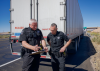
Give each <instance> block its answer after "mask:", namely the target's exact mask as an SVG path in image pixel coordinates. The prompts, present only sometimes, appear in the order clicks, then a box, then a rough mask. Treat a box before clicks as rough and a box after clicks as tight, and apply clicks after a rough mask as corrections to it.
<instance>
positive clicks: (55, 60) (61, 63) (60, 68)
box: [51, 54, 65, 71]
mask: <svg viewBox="0 0 100 71" xmlns="http://www.w3.org/2000/svg"><path fill="white" fill-rule="evenodd" d="M51 63H52V69H53V71H65V57H64V56H61V57H58V56H56V55H54V54H52V55H51Z"/></svg>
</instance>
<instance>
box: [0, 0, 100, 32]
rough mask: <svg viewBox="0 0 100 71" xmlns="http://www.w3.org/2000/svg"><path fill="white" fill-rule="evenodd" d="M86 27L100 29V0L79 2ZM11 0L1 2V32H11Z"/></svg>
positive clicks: (80, 0)
mask: <svg viewBox="0 0 100 71" xmlns="http://www.w3.org/2000/svg"><path fill="white" fill-rule="evenodd" d="M78 2H79V6H80V9H81V12H82V16H83V20H84V26H85V27H100V0H78ZM9 9H10V0H0V32H3V31H4V32H9V31H10V23H9V20H10V12H9Z"/></svg>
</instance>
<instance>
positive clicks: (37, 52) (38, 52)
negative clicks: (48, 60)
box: [30, 50, 46, 55]
mask: <svg viewBox="0 0 100 71" xmlns="http://www.w3.org/2000/svg"><path fill="white" fill-rule="evenodd" d="M44 52H46V51H45V50H41V51H36V52H32V53H31V54H30V55H36V54H40V53H44Z"/></svg>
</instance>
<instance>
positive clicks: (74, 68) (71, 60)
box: [40, 36, 96, 71]
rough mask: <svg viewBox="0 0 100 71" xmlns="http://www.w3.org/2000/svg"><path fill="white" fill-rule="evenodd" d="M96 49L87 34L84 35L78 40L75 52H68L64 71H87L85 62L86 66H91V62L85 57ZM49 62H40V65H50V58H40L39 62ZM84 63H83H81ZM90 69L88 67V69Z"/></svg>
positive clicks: (92, 53)
mask: <svg viewBox="0 0 100 71" xmlns="http://www.w3.org/2000/svg"><path fill="white" fill-rule="evenodd" d="M95 53H96V50H95V48H94V46H93V44H92V42H91V40H90V38H89V37H88V36H84V37H83V39H82V40H81V42H80V46H79V48H78V51H77V53H76V54H68V56H67V57H66V65H65V66H66V71H88V70H87V69H83V68H86V65H87V63H89V64H88V65H89V66H87V68H92V67H91V63H90V62H89V61H88V62H87V59H88V58H90V56H92V55H94V54H95ZM42 61H44V62H49V63H47V64H44V63H40V65H44V66H51V60H50V59H41V62H42ZM82 63H84V64H82ZM89 70H90V69H89Z"/></svg>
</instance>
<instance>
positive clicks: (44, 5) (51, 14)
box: [9, 0, 83, 58]
mask: <svg viewBox="0 0 100 71" xmlns="http://www.w3.org/2000/svg"><path fill="white" fill-rule="evenodd" d="M9 10H10V32H11V36H10V42H11V43H10V48H11V52H12V54H14V55H20V53H19V52H14V51H13V47H12V44H13V43H16V42H18V39H19V36H20V33H21V31H22V29H23V28H26V27H29V20H30V19H36V20H37V21H38V28H39V29H40V30H41V31H42V33H43V36H44V38H45V39H46V38H47V35H48V33H49V32H50V29H49V28H50V25H51V24H52V23H56V24H57V27H58V31H62V32H64V33H65V34H66V35H67V36H68V38H70V39H72V43H71V44H70V45H69V47H68V48H67V52H69V53H73V52H76V51H77V48H78V47H79V42H80V37H81V36H82V35H83V18H82V14H81V10H80V7H79V4H78V0H10V9H9ZM48 48H49V47H48ZM42 57H45V58H47V57H48V58H49V57H50V56H49V55H48V53H47V55H44V56H42Z"/></svg>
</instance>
